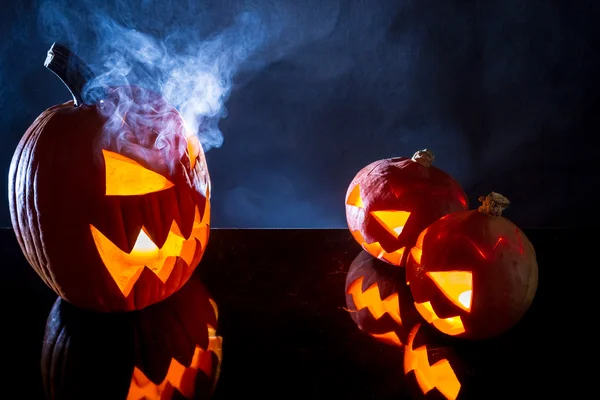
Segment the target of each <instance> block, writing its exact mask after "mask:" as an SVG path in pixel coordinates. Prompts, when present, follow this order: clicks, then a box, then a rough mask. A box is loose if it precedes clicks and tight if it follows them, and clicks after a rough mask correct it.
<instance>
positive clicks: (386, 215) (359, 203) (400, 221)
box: [346, 185, 410, 265]
mask: <svg viewBox="0 0 600 400" xmlns="http://www.w3.org/2000/svg"><path fill="white" fill-rule="evenodd" d="M346 204H347V205H349V206H352V207H357V208H360V209H364V202H363V200H362V197H361V196H360V185H356V186H354V188H353V189H352V191H351V192H350V194H349V195H348V199H347V200H346ZM369 214H370V215H371V216H372V217H373V218H374V219H375V220H376V221H377V222H378V223H379V224H380V225H381V226H382V227H383V228H384V229H385V230H386V231H387V232H388V233H389V234H390V235H392V236H393V237H394V239H398V238H399V237H400V234H402V231H403V229H404V227H405V226H406V222H407V221H408V219H409V218H410V212H408V211H401V210H379V211H371V212H369ZM351 233H352V236H353V237H354V239H355V240H356V241H357V242H358V243H360V244H361V245H362V247H363V249H365V251H366V252H368V253H369V254H371V255H372V256H374V257H377V258H379V259H382V260H386V261H388V262H390V263H392V264H396V265H397V264H399V263H400V261H401V260H402V256H404V251H405V247H401V248H399V249H398V250H395V251H393V252H387V251H385V250H384V249H383V247H381V243H380V242H379V241H376V242H372V243H367V241H366V240H365V238H364V237H363V236H362V234H361V233H360V232H359V231H357V230H355V231H352V232H351Z"/></svg>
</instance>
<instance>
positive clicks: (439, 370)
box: [404, 324, 461, 400]
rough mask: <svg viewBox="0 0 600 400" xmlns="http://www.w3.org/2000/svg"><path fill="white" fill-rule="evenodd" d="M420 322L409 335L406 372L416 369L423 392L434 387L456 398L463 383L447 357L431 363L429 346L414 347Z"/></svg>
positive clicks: (451, 397)
mask: <svg viewBox="0 0 600 400" xmlns="http://www.w3.org/2000/svg"><path fill="white" fill-rule="evenodd" d="M420 327H421V325H420V324H417V325H416V326H415V327H413V329H412V330H411V332H410V334H409V336H408V345H407V346H406V350H405V352H404V373H405V374H408V373H409V372H410V371H414V373H415V378H416V380H417V384H418V385H419V388H420V389H421V391H422V392H423V394H427V393H429V392H430V391H431V390H433V389H434V388H435V389H437V390H438V391H439V392H440V393H441V394H442V395H443V396H444V397H446V398H447V399H449V400H455V399H456V398H457V397H458V394H459V392H460V388H461V384H460V382H459V381H458V378H457V377H456V374H455V373H454V369H453V368H452V366H451V365H450V362H449V361H448V360H447V359H442V360H439V361H437V362H436V363H435V364H433V365H430V364H429V358H428V356H427V346H426V345H423V346H421V347H419V348H417V349H413V345H414V340H415V336H416V334H417V332H418V331H419V328H420Z"/></svg>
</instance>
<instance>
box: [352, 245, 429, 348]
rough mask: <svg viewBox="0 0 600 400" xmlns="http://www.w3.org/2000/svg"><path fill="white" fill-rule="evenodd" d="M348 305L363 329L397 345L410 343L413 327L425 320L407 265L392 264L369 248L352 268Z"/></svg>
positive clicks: (359, 256) (360, 254) (359, 326)
mask: <svg viewBox="0 0 600 400" xmlns="http://www.w3.org/2000/svg"><path fill="white" fill-rule="evenodd" d="M346 306H347V308H348V311H349V312H350V315H351V316H352V319H353V320H354V322H355V323H356V325H357V326H358V328H359V329H360V330H362V331H364V332H366V333H368V334H369V335H371V336H373V337H374V338H376V339H378V340H381V341H382V342H384V343H387V344H391V345H394V346H403V345H404V344H406V338H407V337H408V332H409V330H410V328H411V327H412V326H413V325H414V323H415V322H416V321H420V320H421V318H420V316H419V313H418V312H417V310H416V309H415V306H414V302H413V300H412V295H411V294H410V289H409V288H408V286H407V285H406V281H405V274H404V269H398V268H389V267H388V266H387V264H386V263H384V262H383V261H380V260H378V259H376V258H374V257H373V256H371V255H370V254H369V253H367V252H365V251H361V252H360V253H359V254H358V256H357V257H356V258H355V259H354V261H353V262H352V264H351V265H350V268H349V269H348V274H347V275H346Z"/></svg>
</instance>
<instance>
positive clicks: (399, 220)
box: [346, 150, 468, 266]
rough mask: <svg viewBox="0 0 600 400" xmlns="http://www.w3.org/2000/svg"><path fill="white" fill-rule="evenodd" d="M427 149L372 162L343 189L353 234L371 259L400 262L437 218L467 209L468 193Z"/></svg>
mask: <svg viewBox="0 0 600 400" xmlns="http://www.w3.org/2000/svg"><path fill="white" fill-rule="evenodd" d="M432 162H433V154H432V153H431V152H430V151H429V150H420V151H417V152H416V153H415V154H414V156H413V157H412V158H407V157H398V158H389V159H384V160H379V161H375V162H373V163H371V164H369V165H367V166H366V167H364V168H363V169H362V170H360V171H359V172H358V174H357V175H356V176H355V177H354V179H353V180H352V182H351V183H350V186H349V187H348V191H347V193H346V220H347V222H348V228H349V229H350V232H351V233H352V236H353V237H354V239H356V241H357V242H358V244H360V245H361V246H362V247H363V249H365V250H366V251H367V252H368V253H370V254H371V255H372V256H373V257H377V258H379V259H381V260H383V261H385V262H387V263H389V264H393V265H398V266H404V265H405V262H406V258H407V254H408V250H410V248H411V247H412V246H414V244H415V242H416V240H417V237H418V236H419V233H421V231H422V230H423V229H425V228H426V227H427V226H428V225H429V224H431V223H432V222H434V221H435V220H437V219H438V218H440V217H442V216H444V215H446V214H449V213H451V212H455V211H461V210H466V209H467V208H468V201H467V196H466V194H465V193H464V191H463V190H462V188H461V187H460V185H459V184H458V183H457V182H456V181H455V180H454V179H453V178H452V177H451V176H450V175H448V174H447V173H446V172H444V171H442V170H441V169H439V168H436V167H435V166H432V165H431V163H432Z"/></svg>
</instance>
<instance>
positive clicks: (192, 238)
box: [9, 45, 210, 311]
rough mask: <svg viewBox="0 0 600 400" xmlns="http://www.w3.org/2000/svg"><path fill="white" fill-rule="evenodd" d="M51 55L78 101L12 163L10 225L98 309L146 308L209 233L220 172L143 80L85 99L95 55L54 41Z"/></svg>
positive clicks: (30, 250) (85, 304) (64, 107)
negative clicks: (214, 175)
mask: <svg viewBox="0 0 600 400" xmlns="http://www.w3.org/2000/svg"><path fill="white" fill-rule="evenodd" d="M50 55H51V57H49V59H48V62H47V66H48V68H50V69H52V70H53V71H54V72H56V73H57V75H59V76H60V77H61V79H63V81H65V82H66V83H67V85H68V86H69V88H70V90H71V92H72V93H73V96H74V101H70V102H67V103H64V104H61V105H58V106H54V107H51V108H49V109H48V110H46V111H44V112H43V113H42V114H41V115H40V116H39V117H38V118H37V119H36V120H35V121H34V122H33V124H32V125H31V126H30V127H29V129H28V130H27V132H26V133H25V135H24V136H23V138H22V139H21V141H20V143H19V145H18V147H17V149H16V151H15V153H14V156H13V159H12V163H11V166H10V172H9V204H10V212H11V218H12V225H13V228H14V231H15V234H16V236H17V239H18V241H19V244H20V246H21V249H22V251H23V253H24V255H25V257H26V259H27V261H28V262H29V263H30V264H31V266H32V267H33V269H34V270H35V271H36V272H37V273H38V274H39V275H40V277H41V278H42V279H43V280H44V282H45V283H46V284H47V285H48V286H49V287H50V288H51V289H52V290H54V291H55V292H56V293H57V294H58V295H60V296H62V297H63V298H64V299H66V300H67V301H69V302H71V303H73V304H75V305H76V306H78V307H81V308H86V309H91V310H98V311H129V310H135V309H141V308H144V307H146V306H148V305H150V304H153V303H156V302H158V301H160V300H163V299H165V298H166V297H168V296H170V295H171V294H173V293H174V292H175V291H177V290H178V289H179V288H180V287H181V286H182V285H183V284H184V283H185V282H186V281H187V280H188V279H189V277H190V276H191V274H192V272H193V271H194V269H195V268H196V266H197V265H198V263H199V262H200V259H201V257H202V255H203V253H204V250H205V248H206V245H207V241H208V236H209V224H210V202H209V199H210V178H209V174H208V169H207V166H206V159H205V157H204V153H203V151H202V147H201V146H200V143H199V142H198V140H197V138H196V137H195V136H194V135H190V134H189V132H187V130H186V127H185V123H184V121H183V119H182V117H181V115H180V114H179V113H178V111H177V110H176V109H175V108H174V107H173V106H172V105H170V104H169V103H167V102H166V101H165V100H164V99H163V98H161V97H160V96H159V95H157V94H156V93H152V92H150V91H148V90H145V89H142V88H139V87H114V88H107V89H106V93H105V95H104V98H103V99H102V100H101V101H99V102H97V103H95V104H91V105H88V104H84V103H83V102H82V101H81V97H82V95H81V93H80V92H79V90H80V89H81V87H83V86H84V85H83V84H82V83H81V80H82V79H84V74H83V73H78V71H82V70H86V67H85V65H83V64H82V62H81V61H80V60H79V59H78V58H77V57H76V56H75V55H73V54H72V53H70V52H68V50H67V49H65V48H64V47H61V46H58V45H54V46H53V48H52V49H51V52H50Z"/></svg>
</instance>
